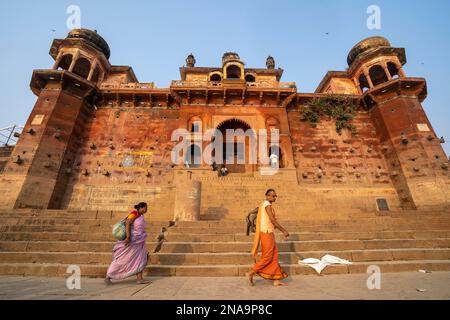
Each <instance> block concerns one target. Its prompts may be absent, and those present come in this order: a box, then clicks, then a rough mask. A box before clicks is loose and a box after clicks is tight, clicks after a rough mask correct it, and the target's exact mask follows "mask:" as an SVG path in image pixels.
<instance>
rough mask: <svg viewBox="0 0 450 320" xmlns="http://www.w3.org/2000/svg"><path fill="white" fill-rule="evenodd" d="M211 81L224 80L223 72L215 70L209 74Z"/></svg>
mask: <svg viewBox="0 0 450 320" xmlns="http://www.w3.org/2000/svg"><path fill="white" fill-rule="evenodd" d="M208 79H209V81H214V82H220V81H222V80H223V74H222V72H220V71H213V72H211V73H210V74H209V77H208Z"/></svg>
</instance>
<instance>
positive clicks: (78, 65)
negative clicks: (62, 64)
mask: <svg viewBox="0 0 450 320" xmlns="http://www.w3.org/2000/svg"><path fill="white" fill-rule="evenodd" d="M90 71H91V62H90V61H89V60H88V59H87V58H85V57H83V56H80V57H79V58H78V59H77V61H76V62H75V67H74V68H73V71H72V72H73V73H75V74H77V75H79V76H80V77H82V78H85V79H87V77H88V75H89V72H90Z"/></svg>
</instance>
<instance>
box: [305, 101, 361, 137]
mask: <svg viewBox="0 0 450 320" xmlns="http://www.w3.org/2000/svg"><path fill="white" fill-rule="evenodd" d="M356 109H357V105H356V103H355V101H354V99H352V98H351V97H347V96H342V95H327V96H324V97H317V98H314V99H312V100H311V101H309V102H308V103H307V104H306V105H303V106H302V107H301V108H300V110H299V111H300V119H301V120H302V121H309V123H310V124H311V127H312V128H316V127H317V124H318V123H319V121H320V118H322V117H324V116H325V117H329V118H330V119H331V118H332V119H334V120H335V121H336V132H337V133H339V134H342V129H348V130H351V132H352V134H356V127H355V126H354V125H353V124H352V123H351V122H352V120H353V119H354V118H355V116H356Z"/></svg>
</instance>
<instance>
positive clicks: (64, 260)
mask: <svg viewBox="0 0 450 320" xmlns="http://www.w3.org/2000/svg"><path fill="white" fill-rule="evenodd" d="M326 254H331V255H334V256H338V257H340V258H343V259H347V260H349V261H352V262H367V261H394V260H404V261H407V260H447V259H450V249H396V250H354V251H352V250H349V251H313V252H308V251H302V252H289V253H286V252H282V253H280V254H279V261H280V263H281V264H296V263H298V261H299V259H305V258H317V259H320V258H321V257H323V256H324V255H326ZM111 257H112V255H111V253H110V252H108V253H101V252H97V253H92V252H76V253H73V252H58V253H55V252H53V253H49V252H27V254H23V253H22V252H0V261H3V262H9V263H59V264H75V265H78V264H108V263H110V262H111ZM150 262H151V264H156V265H158V264H159V265H216V264H234V265H249V264H251V263H252V262H253V258H252V257H251V255H250V254H249V253H238V252H236V253H235V252H227V253H158V254H151V255H150Z"/></svg>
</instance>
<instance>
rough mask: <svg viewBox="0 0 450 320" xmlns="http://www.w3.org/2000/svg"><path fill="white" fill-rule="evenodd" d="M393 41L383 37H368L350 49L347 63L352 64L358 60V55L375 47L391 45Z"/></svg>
mask: <svg viewBox="0 0 450 320" xmlns="http://www.w3.org/2000/svg"><path fill="white" fill-rule="evenodd" d="M390 46H391V43H390V42H389V40H388V39H386V38H383V37H370V38H367V39H364V40H362V41H360V42H358V43H357V44H356V45H355V46H354V47H353V48H352V50H350V53H349V54H348V57H347V63H348V65H349V66H350V65H352V63H353V62H354V61H355V60H356V58H358V56H360V55H361V54H363V53H365V52H367V51H369V50H372V49H375V48H379V47H390Z"/></svg>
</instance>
